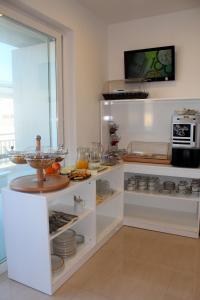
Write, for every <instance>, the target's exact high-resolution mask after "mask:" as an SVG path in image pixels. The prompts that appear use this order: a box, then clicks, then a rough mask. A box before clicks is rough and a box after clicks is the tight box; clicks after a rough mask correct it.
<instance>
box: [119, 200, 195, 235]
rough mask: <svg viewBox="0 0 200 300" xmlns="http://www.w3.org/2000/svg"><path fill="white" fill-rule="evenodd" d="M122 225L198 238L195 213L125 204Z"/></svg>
mask: <svg viewBox="0 0 200 300" xmlns="http://www.w3.org/2000/svg"><path fill="white" fill-rule="evenodd" d="M124 224H125V225H128V226H135V227H138V228H144V229H150V230H156V231H161V232H167V233H172V234H179V235H183V236H189V237H196V238H197V237H198V235H199V219H198V215H197V213H194V212H183V211H173V210H167V209H162V208H157V207H148V206H141V205H135V204H125V206H124Z"/></svg>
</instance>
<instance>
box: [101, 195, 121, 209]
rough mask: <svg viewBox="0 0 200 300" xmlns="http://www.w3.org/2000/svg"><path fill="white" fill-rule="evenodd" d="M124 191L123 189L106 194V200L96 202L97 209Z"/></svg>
mask: <svg viewBox="0 0 200 300" xmlns="http://www.w3.org/2000/svg"><path fill="white" fill-rule="evenodd" d="M122 193H123V192H122V191H115V192H114V193H113V194H112V195H109V196H106V197H105V198H104V200H102V202H100V203H97V204H96V206H97V209H98V207H100V206H103V205H105V204H106V203H108V202H110V201H112V200H113V199H116V198H117V197H118V196H119V195H122Z"/></svg>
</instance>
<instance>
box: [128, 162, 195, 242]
mask: <svg viewBox="0 0 200 300" xmlns="http://www.w3.org/2000/svg"><path fill="white" fill-rule="evenodd" d="M124 171H125V173H124V174H125V175H124V176H125V187H126V182H127V179H128V178H129V177H131V176H134V175H138V174H139V175H143V176H147V177H148V176H150V177H151V176H156V177H158V178H159V179H160V185H161V186H162V184H163V182H164V181H168V180H171V181H173V182H174V183H175V184H176V185H177V184H178V182H179V181H180V180H187V182H188V183H189V184H191V180H192V179H199V178H200V172H199V170H198V169H188V168H181V172H180V168H175V167H172V166H168V165H167V166H164V165H153V164H139V163H132V164H129V163H128V164H125V166H124ZM177 174H179V176H177ZM161 191H162V189H161ZM199 202H200V197H199V194H198V193H197V195H195V196H194V195H192V194H191V193H190V194H179V193H178V192H177V191H176V190H175V191H174V192H173V193H171V194H162V192H158V191H157V192H150V191H148V190H145V191H138V190H136V191H126V190H125V191H124V225H128V226H135V227H139V228H144V229H150V230H156V231H161V232H166V233H172V234H179V235H182V236H188V237H195V238H198V237H199V220H200V211H199Z"/></svg>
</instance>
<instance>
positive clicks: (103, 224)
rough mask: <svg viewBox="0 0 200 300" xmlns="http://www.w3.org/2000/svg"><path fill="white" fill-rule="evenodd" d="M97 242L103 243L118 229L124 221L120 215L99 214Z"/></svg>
mask: <svg viewBox="0 0 200 300" xmlns="http://www.w3.org/2000/svg"><path fill="white" fill-rule="evenodd" d="M96 218H97V220H96V221H97V225H96V226H97V229H96V230H97V235H96V238H97V243H101V242H102V241H103V240H104V239H105V238H107V237H108V236H110V235H111V234H113V232H115V231H117V230H118V229H119V228H120V227H121V226H122V223H123V219H122V218H120V217H118V218H114V217H109V216H103V215H97V216H96Z"/></svg>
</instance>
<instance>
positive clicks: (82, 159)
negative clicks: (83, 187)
mask: <svg viewBox="0 0 200 300" xmlns="http://www.w3.org/2000/svg"><path fill="white" fill-rule="evenodd" d="M88 156H89V149H88V148H84V147H79V148H78V149H77V161H76V168H77V169H87V168H88Z"/></svg>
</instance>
